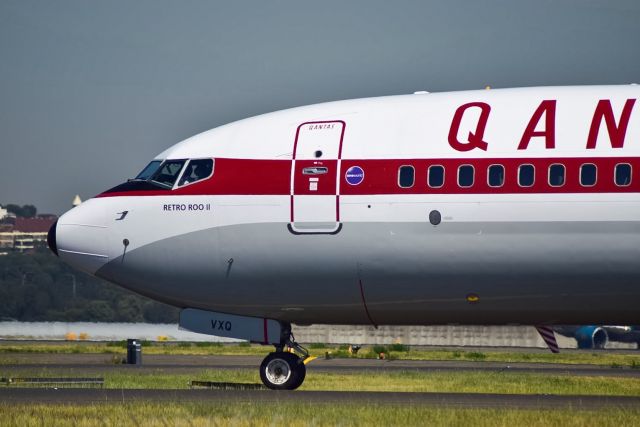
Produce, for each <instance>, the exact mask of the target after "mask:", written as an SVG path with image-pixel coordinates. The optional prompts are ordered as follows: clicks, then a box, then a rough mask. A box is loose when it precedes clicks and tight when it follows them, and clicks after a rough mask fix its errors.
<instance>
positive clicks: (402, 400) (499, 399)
mask: <svg viewBox="0 0 640 427" xmlns="http://www.w3.org/2000/svg"><path fill="white" fill-rule="evenodd" d="M0 401H2V402H4V403H55V404H74V405H80V404H82V405H87V404H96V403H127V402H135V401H149V402H163V401H178V402H180V401H188V402H202V401H206V402H251V403H284V402H287V403H290V402H295V403H307V404H320V403H325V404H326V403H331V404H337V403H346V404H349V403H357V404H376V405H378V404H385V405H432V406H445V407H460V408H513V409H551V408H572V409H598V408H603V407H620V408H623V407H624V408H629V407H633V408H639V407H640V398H637V397H622V396H558V395H517V394H480V393H402V392H348V391H253V390H247V391H235V390H129V389H125V390H115V389H111V390H109V389H32V388H15V389H14V388H12V389H8V388H7V389H0Z"/></svg>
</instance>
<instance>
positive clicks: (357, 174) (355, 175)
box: [344, 166, 364, 185]
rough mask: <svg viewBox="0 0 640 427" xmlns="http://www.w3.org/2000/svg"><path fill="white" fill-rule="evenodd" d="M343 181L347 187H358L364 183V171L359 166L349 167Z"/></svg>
mask: <svg viewBox="0 0 640 427" xmlns="http://www.w3.org/2000/svg"><path fill="white" fill-rule="evenodd" d="M344 179H346V180H347V184H349V185H358V184H360V183H361V182H362V181H364V170H363V169H362V168H361V167H360V166H351V167H350V168H349V169H347V173H345V174H344Z"/></svg>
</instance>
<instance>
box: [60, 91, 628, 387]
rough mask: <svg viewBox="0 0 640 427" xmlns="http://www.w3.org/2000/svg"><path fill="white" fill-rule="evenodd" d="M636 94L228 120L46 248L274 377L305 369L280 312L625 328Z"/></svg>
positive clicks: (63, 227)
mask: <svg viewBox="0 0 640 427" xmlns="http://www.w3.org/2000/svg"><path fill="white" fill-rule="evenodd" d="M639 96H640V88H639V87H637V86H634V85H628V86H593V87H542V88H523V89H501V90H486V91H467V92H452V93H434V94H419V95H418V94H416V95H404V96H394V97H384V98H371V99H359V100H350V101H340V102H332V103H326V104H319V105H312V106H307V107H300V108H294V109H291V110H285V111H280V112H276V113H271V114H266V115H263V116H258V117H254V118H250V119H245V120H241V121H239V122H235V123H231V124H229V125H225V126H222V127H219V128H216V129H213V130H211V131H208V132H205V133H203V134H200V135H196V136H194V137H192V138H189V139H187V140H185V141H183V142H181V143H179V144H177V145H175V146H173V147H171V148H169V149H167V150H166V151H164V152H163V153H161V154H160V155H158V156H157V157H156V158H155V159H154V160H153V161H152V162H151V163H150V164H149V165H148V166H147V167H146V168H145V169H144V170H143V171H142V172H141V173H140V174H139V175H138V176H137V177H136V179H133V180H130V181H128V182H125V183H124V184H121V185H119V186H116V187H114V188H112V189H110V190H107V191H105V192H104V193H102V194H100V195H98V196H96V197H94V198H92V199H90V200H88V201H87V202H85V203H83V204H82V205H80V206H79V207H76V208H74V209H73V210H71V211H69V212H67V213H66V214H65V215H63V216H62V217H61V218H60V219H59V221H58V223H57V225H55V226H54V227H53V228H52V230H51V232H50V236H49V243H50V246H51V247H52V249H54V251H55V252H56V253H57V254H58V255H59V256H60V257H61V258H62V259H63V260H65V261H66V262H68V263H69V264H71V265H73V266H75V267H77V268H79V269H82V270H84V271H87V272H89V273H91V274H94V275H96V276H98V277H102V278H104V279H106V280H109V281H112V282H114V283H117V284H119V285H121V286H124V287H126V288H128V289H131V290H133V291H135V292H138V293H140V294H143V295H147V296H149V297H151V298H155V299H158V300H160V301H164V302H166V303H169V304H173V305H176V306H178V307H181V308H183V309H184V310H183V311H182V315H181V325H182V327H184V328H187V329H190V330H194V331H197V332H202V333H209V334H212V335H222V336H229V337H235V338H241V339H247V340H250V341H255V342H262V343H265V344H273V345H275V346H276V349H277V351H276V352H275V353H272V355H271V356H270V357H268V358H267V359H265V362H264V363H263V365H264V366H263V367H262V368H261V375H262V377H263V381H265V384H267V385H269V386H270V387H273V388H295V387H297V385H299V383H301V381H302V380H301V378H302V379H303V378H304V373H301V370H302V368H298V364H299V363H298V362H299V359H297V358H296V359H292V357H294V356H283V354H284V353H282V350H283V348H284V347H285V346H293V347H294V348H296V349H298V352H299V353H300V352H301V353H302V354H303V355H304V352H303V351H302V350H301V349H300V348H299V347H297V345H296V344H295V342H294V341H293V340H292V338H291V335H290V325H291V323H298V324H310V323H333V324H370V325H382V324H407V325H426V324H447V323H462V324H513V323H518V324H529V325H538V326H540V325H553V324H638V323H640V322H638V320H639V319H638V309H637V307H638V306H639V304H640V286H638V284H639V283H638V282H639V279H640V263H639V262H638V260H639V259H640V178H639V175H638V172H639V171H640V112H638V111H637V106H636V100H637V99H638V97H639ZM123 213H126V214H123ZM220 325H225V326H224V327H222V328H220ZM227 326H228V328H227ZM543 336H544V335H543ZM551 336H552V334H551ZM283 367H284V368H283ZM287 367H288V368H287ZM281 368H283V369H284V371H283V370H282V369H281ZM287 369H288V370H287ZM278 372H285V374H282V375H280V374H278ZM286 372H288V374H287V373H286ZM287 375H288V376H287ZM285 377H286V378H285ZM283 378H284V379H283ZM278 381H282V383H281V384H280V385H278Z"/></svg>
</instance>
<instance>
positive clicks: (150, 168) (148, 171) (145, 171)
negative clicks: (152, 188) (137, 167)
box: [134, 160, 162, 181]
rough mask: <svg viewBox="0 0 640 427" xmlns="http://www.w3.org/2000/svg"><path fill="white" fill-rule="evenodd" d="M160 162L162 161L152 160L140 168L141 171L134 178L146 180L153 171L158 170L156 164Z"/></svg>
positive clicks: (158, 164)
mask: <svg viewBox="0 0 640 427" xmlns="http://www.w3.org/2000/svg"><path fill="white" fill-rule="evenodd" d="M160 163H162V162H161V161H160V160H154V161H152V162H151V163H149V164H148V165H147V166H145V168H144V169H142V172H140V173H139V174H138V176H136V177H135V178H134V179H139V180H142V181H146V180H148V179H149V178H151V175H153V173H154V172H155V171H157V170H158V166H160Z"/></svg>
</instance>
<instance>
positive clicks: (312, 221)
mask: <svg viewBox="0 0 640 427" xmlns="http://www.w3.org/2000/svg"><path fill="white" fill-rule="evenodd" d="M344 128H345V124H344V122H342V121H322V122H308V123H303V124H301V125H300V126H298V129H297V131H296V137H295V140H294V143H293V165H292V168H291V229H292V230H293V231H294V232H295V233H301V234H302V233H335V232H337V231H338V230H339V227H340V204H339V198H340V194H339V185H338V183H339V180H338V173H339V170H340V156H341V154H342V140H343V137H344Z"/></svg>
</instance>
